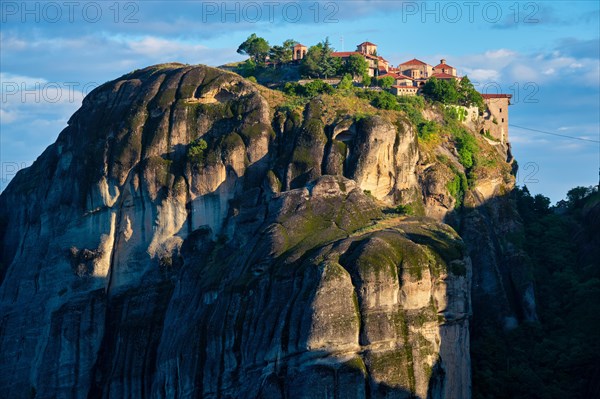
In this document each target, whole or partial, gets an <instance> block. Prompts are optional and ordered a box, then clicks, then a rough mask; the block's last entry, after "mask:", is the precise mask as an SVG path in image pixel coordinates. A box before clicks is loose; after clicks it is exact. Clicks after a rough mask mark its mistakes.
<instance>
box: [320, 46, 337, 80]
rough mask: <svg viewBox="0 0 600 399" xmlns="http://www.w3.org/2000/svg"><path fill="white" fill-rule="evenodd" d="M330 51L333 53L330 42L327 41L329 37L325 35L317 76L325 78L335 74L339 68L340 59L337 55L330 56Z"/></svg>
mask: <svg viewBox="0 0 600 399" xmlns="http://www.w3.org/2000/svg"><path fill="white" fill-rule="evenodd" d="M331 53H333V48H332V47H331V43H329V37H326V38H325V41H324V42H323V46H322V50H321V57H320V64H319V67H320V68H319V76H322V77H324V78H325V79H327V78H328V77H332V76H335V75H336V74H337V72H338V71H339V70H340V64H341V60H340V59H339V58H337V57H332V56H331Z"/></svg>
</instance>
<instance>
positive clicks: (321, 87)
mask: <svg viewBox="0 0 600 399" xmlns="http://www.w3.org/2000/svg"><path fill="white" fill-rule="evenodd" d="M322 93H326V94H331V93H333V86H331V85H330V84H327V83H325V82H323V81H322V80H320V79H317V80H313V81H312V82H308V83H307V84H305V85H304V95H305V96H307V97H314V96H316V95H319V94H322Z"/></svg>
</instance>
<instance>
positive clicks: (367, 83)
mask: <svg viewBox="0 0 600 399" xmlns="http://www.w3.org/2000/svg"><path fill="white" fill-rule="evenodd" d="M362 84H363V86H364V87H369V86H371V77H370V76H369V74H368V73H367V72H365V73H364V74H363V76H362Z"/></svg>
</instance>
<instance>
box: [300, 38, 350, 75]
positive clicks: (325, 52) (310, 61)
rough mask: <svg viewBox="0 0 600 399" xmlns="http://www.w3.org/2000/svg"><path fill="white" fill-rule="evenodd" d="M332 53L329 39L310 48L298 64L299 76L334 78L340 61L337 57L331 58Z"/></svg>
mask: <svg viewBox="0 0 600 399" xmlns="http://www.w3.org/2000/svg"><path fill="white" fill-rule="evenodd" d="M332 52H333V48H332V47H331V45H330V43H329V38H326V39H325V40H324V41H323V42H321V43H318V44H317V45H315V46H311V47H310V48H309V49H308V51H307V53H306V55H305V56H304V58H303V59H302V63H301V64H300V74H301V75H302V76H304V77H308V78H315V77H320V78H328V77H332V76H335V75H336V74H337V72H338V71H339V69H340V65H341V61H340V59H339V58H337V57H332V56H331V53H332Z"/></svg>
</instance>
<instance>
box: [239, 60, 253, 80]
mask: <svg viewBox="0 0 600 399" xmlns="http://www.w3.org/2000/svg"><path fill="white" fill-rule="evenodd" d="M256 67H257V65H256V62H254V60H253V59H252V58H248V59H247V60H246V61H244V62H242V63H240V64H239V65H238V66H237V68H236V72H237V73H239V74H240V75H242V76H244V77H248V76H253V75H254V74H255V72H256Z"/></svg>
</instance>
